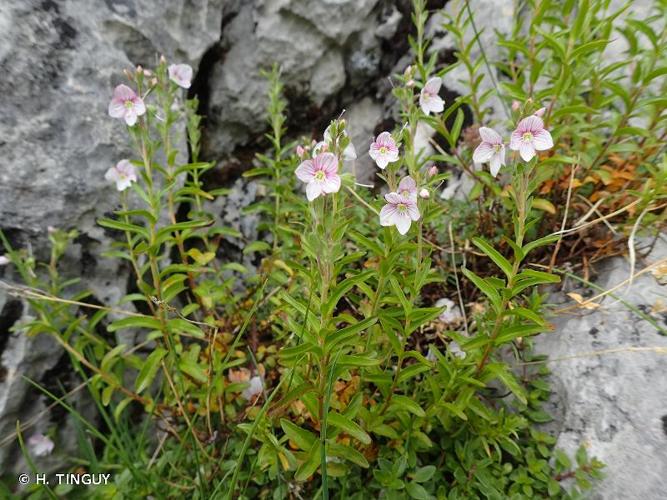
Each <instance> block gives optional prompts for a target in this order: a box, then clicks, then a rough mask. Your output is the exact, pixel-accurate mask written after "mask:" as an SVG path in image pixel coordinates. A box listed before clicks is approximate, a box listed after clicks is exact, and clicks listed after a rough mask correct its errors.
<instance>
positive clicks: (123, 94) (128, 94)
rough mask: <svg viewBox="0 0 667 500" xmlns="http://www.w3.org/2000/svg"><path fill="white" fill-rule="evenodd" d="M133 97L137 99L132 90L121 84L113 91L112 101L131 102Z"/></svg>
mask: <svg viewBox="0 0 667 500" xmlns="http://www.w3.org/2000/svg"><path fill="white" fill-rule="evenodd" d="M135 97H137V94H136V93H135V92H134V90H132V89H131V88H130V87H128V86H127V85H123V84H122V83H121V84H120V85H118V86H116V88H115V89H113V99H114V100H118V101H121V102H125V101H131V100H132V99H134V98H135Z"/></svg>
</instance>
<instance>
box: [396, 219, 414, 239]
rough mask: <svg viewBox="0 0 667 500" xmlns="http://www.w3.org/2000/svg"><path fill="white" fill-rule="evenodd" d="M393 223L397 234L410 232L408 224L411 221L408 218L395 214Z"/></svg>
mask: <svg viewBox="0 0 667 500" xmlns="http://www.w3.org/2000/svg"><path fill="white" fill-rule="evenodd" d="M394 223H395V225H396V229H398V232H399V233H401V234H405V233H407V232H408V231H409V230H410V224H411V223H412V221H411V220H410V217H409V216H408V215H407V214H406V215H402V214H397V215H396V216H395V217H394Z"/></svg>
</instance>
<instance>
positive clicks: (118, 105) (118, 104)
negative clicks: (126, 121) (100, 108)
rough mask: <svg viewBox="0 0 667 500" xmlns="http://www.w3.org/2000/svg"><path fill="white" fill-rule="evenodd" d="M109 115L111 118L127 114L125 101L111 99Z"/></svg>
mask: <svg viewBox="0 0 667 500" xmlns="http://www.w3.org/2000/svg"><path fill="white" fill-rule="evenodd" d="M109 116H110V117H111V118H123V117H124V116H125V103H124V102H123V101H121V100H120V99H115V98H114V99H111V102H109Z"/></svg>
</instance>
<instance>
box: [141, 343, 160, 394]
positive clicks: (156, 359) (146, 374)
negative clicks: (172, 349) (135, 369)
mask: <svg viewBox="0 0 667 500" xmlns="http://www.w3.org/2000/svg"><path fill="white" fill-rule="evenodd" d="M166 354H167V350H166V349H163V348H162V347H156V348H155V350H154V351H153V352H152V353H150V355H149V356H148V357H147V358H146V361H145V362H144V364H143V365H142V367H141V370H140V371H139V375H137V379H136V380H135V382H134V388H135V391H136V392H137V393H141V392H143V391H144V389H146V388H147V387H148V386H150V385H151V384H152V383H153V380H154V379H155V375H157V371H158V369H159V368H160V362H161V361H162V358H164V357H165V355H166Z"/></svg>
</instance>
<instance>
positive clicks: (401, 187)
mask: <svg viewBox="0 0 667 500" xmlns="http://www.w3.org/2000/svg"><path fill="white" fill-rule="evenodd" d="M403 191H408V192H409V193H412V192H413V191H414V192H415V193H416V192H417V183H416V182H415V180H414V179H413V178H412V177H410V176H409V175H408V176H405V177H403V178H402V179H401V182H399V183H398V192H399V193H402V192H403Z"/></svg>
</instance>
